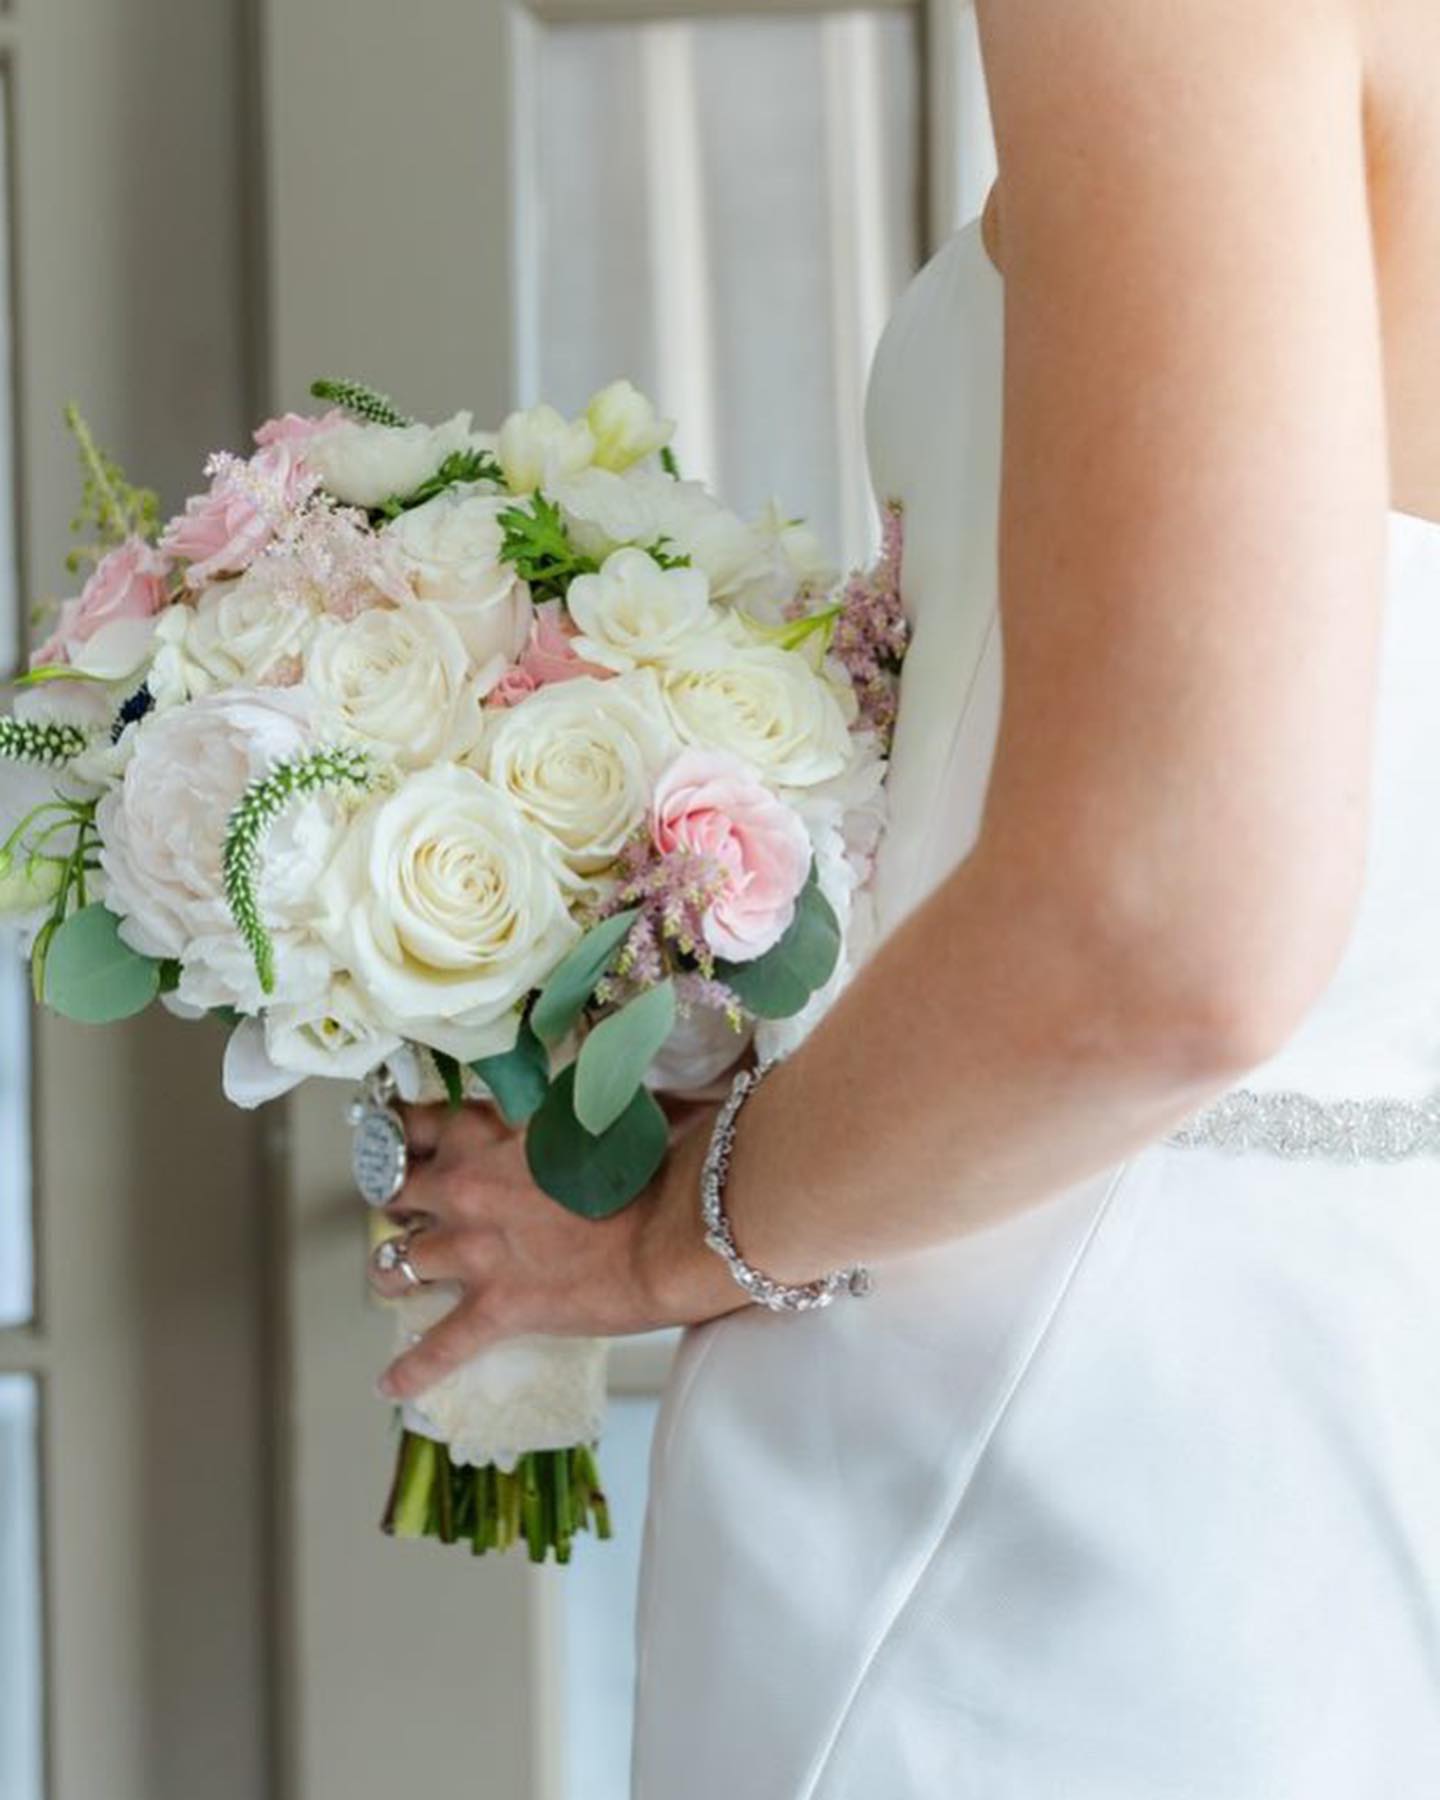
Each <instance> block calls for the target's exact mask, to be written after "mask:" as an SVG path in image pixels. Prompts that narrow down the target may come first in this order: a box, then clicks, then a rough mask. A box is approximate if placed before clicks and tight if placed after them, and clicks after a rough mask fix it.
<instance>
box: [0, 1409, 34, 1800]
mask: <svg viewBox="0 0 1440 1800" xmlns="http://www.w3.org/2000/svg"><path fill="white" fill-rule="evenodd" d="M38 1413H39V1405H38V1399H37V1395H36V1391H35V1382H34V1379H33V1377H31V1376H29V1375H0V1676H3V1678H0V1794H3V1795H4V1796H5V1800H42V1794H43V1775H44V1752H43V1735H42V1731H41V1689H40V1667H41V1663H40V1523H39V1510H40V1509H39V1486H40V1483H39V1475H38V1469H37V1461H38V1451H37V1440H38V1432H37V1418H38Z"/></svg>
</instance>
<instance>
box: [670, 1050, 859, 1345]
mask: <svg viewBox="0 0 1440 1800" xmlns="http://www.w3.org/2000/svg"><path fill="white" fill-rule="evenodd" d="M774 1067H775V1065H774V1063H761V1064H760V1065H759V1066H758V1067H757V1068H754V1069H743V1070H742V1071H741V1072H740V1074H738V1075H737V1076H736V1077H735V1080H734V1082H733V1083H732V1084H731V1088H730V1097H729V1099H727V1100H726V1102H725V1104H724V1106H723V1107H722V1108H721V1109H720V1117H719V1118H718V1119H717V1120H716V1121H715V1131H714V1135H713V1136H712V1137H711V1139H710V1150H709V1154H708V1155H707V1156H706V1158H705V1166H704V1168H703V1169H702V1170H701V1172H700V1211H701V1215H702V1217H703V1218H704V1221H705V1242H706V1243H707V1244H708V1245H709V1246H710V1248H711V1249H712V1250H713V1251H714V1252H715V1254H716V1255H717V1256H721V1257H723V1258H724V1259H725V1264H726V1267H727V1268H728V1269H729V1271H730V1273H731V1275H732V1276H733V1277H734V1279H735V1280H736V1281H737V1282H738V1283H739V1285H740V1286H741V1287H742V1288H744V1290H745V1292H746V1293H747V1294H748V1295H749V1296H750V1298H751V1300H753V1301H754V1303H755V1304H756V1306H765V1307H768V1308H769V1309H770V1311H771V1312H816V1311H818V1310H819V1308H821V1307H822V1306H829V1305H830V1303H831V1302H832V1301H833V1300H834V1299H835V1298H836V1297H837V1296H838V1295H840V1294H853V1295H855V1297H856V1298H857V1299H859V1298H862V1297H863V1296H864V1295H866V1294H869V1293H872V1292H873V1291H874V1288H875V1278H874V1276H873V1275H872V1274H871V1273H870V1271H869V1269H865V1268H859V1267H856V1268H853V1269H836V1270H835V1271H834V1272H833V1273H832V1274H830V1275H825V1276H822V1277H821V1279H820V1280H819V1281H811V1282H807V1283H806V1284H805V1286H804V1287H786V1286H785V1284H784V1283H783V1282H779V1281H772V1280H771V1279H770V1277H769V1276H768V1275H764V1274H762V1273H761V1272H760V1270H759V1269H755V1268H752V1267H751V1266H750V1264H749V1263H748V1262H746V1260H745V1258H744V1257H743V1256H742V1255H741V1254H740V1248H739V1245H738V1244H736V1242H735V1233H734V1232H733V1231H732V1230H731V1229H730V1220H729V1219H728V1217H727V1216H726V1213H725V1182H726V1179H727V1178H728V1176H729V1174H730V1154H731V1151H732V1150H733V1148H734V1145H735V1121H736V1120H737V1119H738V1118H739V1116H740V1108H741V1107H742V1106H744V1104H745V1102H746V1101H747V1100H748V1099H749V1098H750V1096H751V1095H752V1094H753V1093H754V1092H755V1090H756V1088H757V1087H759V1085H760V1083H761V1082H762V1081H763V1080H764V1079H765V1077H766V1076H767V1075H768V1074H769V1073H770V1071H771V1069H773V1068H774Z"/></svg>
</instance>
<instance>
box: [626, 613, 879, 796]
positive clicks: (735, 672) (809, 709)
mask: <svg viewBox="0 0 1440 1800" xmlns="http://www.w3.org/2000/svg"><path fill="white" fill-rule="evenodd" d="M661 690H662V692H663V694H664V696H665V703H666V706H667V707H668V709H669V712H670V718H671V721H672V722H673V724H674V726H675V730H676V732H677V733H678V735H679V736H680V737H681V738H682V739H684V741H685V742H686V743H687V744H695V745H699V746H701V747H703V748H707V749H713V750H727V751H729V752H730V753H731V754H732V755H734V756H738V757H740V758H741V759H742V760H743V761H744V762H747V763H749V764H750V765H751V766H752V767H753V768H754V769H755V770H756V771H757V772H758V773H759V774H760V776H761V777H762V778H763V779H764V780H765V781H767V782H769V783H770V784H771V785H772V786H776V787H793V788H809V787H815V786H817V785H818V784H819V783H821V782H826V781H831V780H833V779H834V778H835V777H836V776H837V775H840V774H841V773H842V772H843V771H844V770H845V768H846V767H847V765H848V763H849V761H850V758H851V755H852V745H851V734H850V728H849V725H848V723H847V722H846V716H845V711H844V709H843V707H842V705H841V702H840V700H839V698H838V696H837V694H836V692H835V690H834V689H833V688H832V687H831V685H830V683H829V682H828V681H827V680H826V679H825V677H824V676H823V675H821V674H818V673H817V672H816V671H815V670H814V669H812V668H811V667H810V665H809V663H808V662H806V660H805V658H804V657H803V656H799V655H797V654H796V653H795V652H794V651H790V650H781V649H778V648H777V647H775V646H773V645H769V644H745V645H742V644H737V643H733V642H727V643H723V644H721V645H718V646H716V647H715V648H714V649H707V647H706V646H704V645H700V646H698V647H696V648H694V649H692V651H691V652H690V653H689V654H688V655H686V656H684V657H683V658H680V659H678V660H677V661H676V662H675V663H673V664H672V665H671V666H670V667H669V668H667V669H665V670H664V671H663V672H662V675H661Z"/></svg>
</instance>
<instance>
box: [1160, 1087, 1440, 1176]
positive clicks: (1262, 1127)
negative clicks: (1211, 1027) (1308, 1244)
mask: <svg viewBox="0 0 1440 1800" xmlns="http://www.w3.org/2000/svg"><path fill="white" fill-rule="evenodd" d="M1165 1142H1166V1143H1167V1144H1168V1145H1170V1146H1172V1147H1173V1148H1175V1149H1180V1150H1221V1151H1224V1152H1225V1153H1226V1154H1228V1155H1231V1156H1244V1155H1249V1154H1254V1153H1259V1154H1261V1155H1268V1156H1280V1157H1284V1158H1286V1159H1287V1160H1291V1161H1297V1162H1298V1161H1321V1162H1339V1163H1389V1162H1405V1161H1408V1160H1409V1159H1410V1158H1412V1157H1417V1156H1440V1094H1434V1095H1430V1096H1428V1097H1427V1098H1426V1099H1424V1100H1392V1099H1381V1098H1376V1099H1369V1100H1317V1099H1315V1098H1314V1097H1313V1096H1311V1095H1309V1094H1297V1093H1291V1092H1289V1091H1286V1090H1281V1091H1277V1092H1275V1093H1257V1092H1255V1091H1254V1090H1253V1089H1250V1088H1237V1089H1235V1091H1234V1092H1233V1093H1229V1094H1225V1095H1223V1096H1222V1097H1221V1098H1220V1099H1219V1100H1217V1101H1216V1102H1215V1104H1214V1105H1213V1106H1209V1107H1206V1108H1205V1110H1204V1111H1203V1112H1200V1113H1197V1114H1196V1116H1195V1117H1194V1118H1193V1119H1191V1120H1189V1121H1188V1123H1186V1124H1184V1125H1182V1126H1181V1127H1180V1129H1179V1130H1178V1131H1176V1132H1173V1133H1172V1134H1171V1135H1170V1136H1169V1137H1168V1138H1166V1139H1165Z"/></svg>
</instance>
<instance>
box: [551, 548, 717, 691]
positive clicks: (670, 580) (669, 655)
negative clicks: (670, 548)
mask: <svg viewBox="0 0 1440 1800" xmlns="http://www.w3.org/2000/svg"><path fill="white" fill-rule="evenodd" d="M565 604H566V606H567V607H568V609H569V612H570V617H571V618H572V619H573V620H574V621H575V623H576V625H577V626H578V627H579V636H578V637H576V639H575V640H574V648H575V651H576V654H577V655H579V656H581V657H583V658H584V660H585V661H586V662H592V663H599V664H600V665H601V666H602V667H603V668H607V669H621V670H623V669H634V668H638V667H640V666H642V665H644V664H664V663H668V662H673V661H674V659H675V658H676V657H677V656H680V655H681V654H683V653H684V652H685V651H687V650H688V649H690V648H691V647H692V646H693V645H695V643H696V642H697V640H700V639H703V638H705V637H707V636H709V635H711V634H712V633H713V632H714V630H715V629H716V625H717V618H716V614H715V611H714V608H713V607H712V606H711V605H710V587H709V583H708V582H707V581H706V579H705V577H704V576H703V575H702V574H701V573H700V571H699V570H698V569H663V568H661V566H660V564H659V563H657V562H656V561H655V559H654V557H652V556H648V555H647V554H646V553H645V551H643V550H617V551H616V552H615V553H614V555H613V556H610V557H607V558H606V561H605V564H604V566H603V567H602V568H601V570H600V572H599V574H598V575H581V576H579V577H577V579H576V580H574V581H573V582H571V584H570V588H569V591H568V593H567V594H566V597H565Z"/></svg>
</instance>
